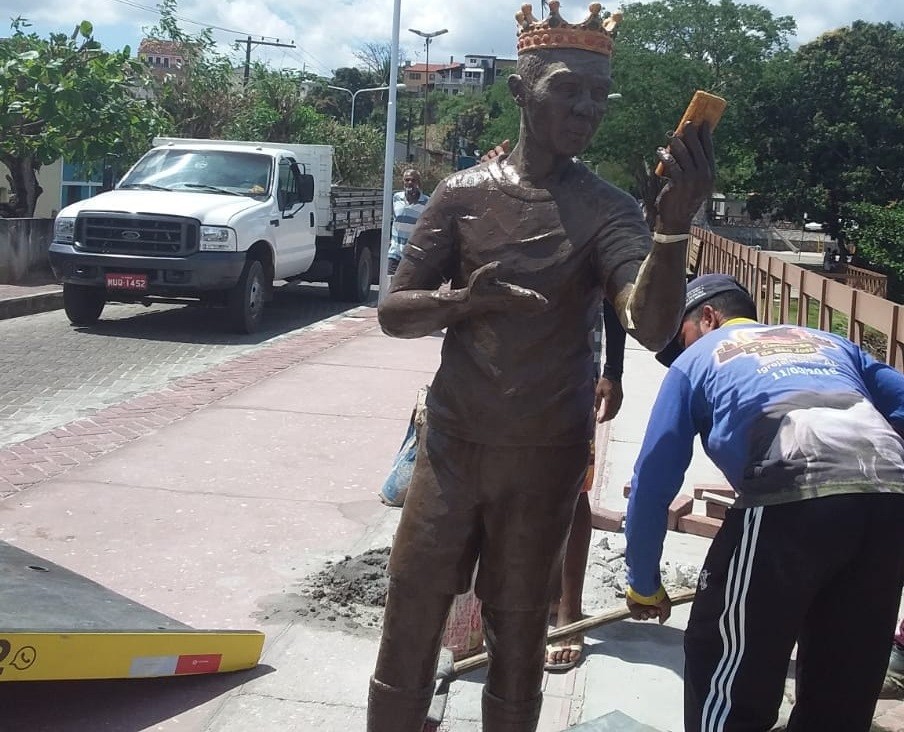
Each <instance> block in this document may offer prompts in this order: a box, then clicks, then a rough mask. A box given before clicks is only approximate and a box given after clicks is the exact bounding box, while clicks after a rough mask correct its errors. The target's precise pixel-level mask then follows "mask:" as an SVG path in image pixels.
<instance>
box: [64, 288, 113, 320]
mask: <svg viewBox="0 0 904 732" xmlns="http://www.w3.org/2000/svg"><path fill="white" fill-rule="evenodd" d="M106 302H107V292H106V290H104V289H103V288H102V287H88V286H87V285H70V284H68V283H63V309H64V310H65V311H66V317H67V318H69V322H70V323H72V324H73V325H94V324H95V323H96V322H97V321H98V318H100V314H101V313H102V312H103V310H104V305H105V304H106Z"/></svg>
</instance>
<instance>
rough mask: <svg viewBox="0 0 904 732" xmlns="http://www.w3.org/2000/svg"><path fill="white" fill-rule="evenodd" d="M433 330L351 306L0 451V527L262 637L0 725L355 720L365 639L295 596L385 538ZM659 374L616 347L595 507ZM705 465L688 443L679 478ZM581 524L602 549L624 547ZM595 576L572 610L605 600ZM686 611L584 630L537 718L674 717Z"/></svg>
mask: <svg viewBox="0 0 904 732" xmlns="http://www.w3.org/2000/svg"><path fill="white" fill-rule="evenodd" d="M440 345H441V339H440V338H436V337H427V338H422V339H418V340H411V341H404V340H394V339H390V338H387V337H385V336H384V335H382V334H381V332H380V331H379V328H378V327H377V324H376V321H375V311H374V309H373V308H371V307H362V308H358V309H357V310H354V311H350V312H349V313H346V314H344V315H340V316H336V317H334V318H331V319H329V320H326V321H323V322H321V323H318V324H317V325H314V326H310V327H308V328H306V329H304V330H302V331H299V332H297V333H295V334H292V335H290V336H287V337H283V338H279V339H275V340H274V341H273V343H272V345H270V346H268V347H266V348H263V349H260V350H258V351H255V352H254V353H251V354H246V355H242V356H239V357H237V358H235V359H233V360H231V361H229V362H227V363H225V364H222V365H220V366H217V367H215V368H213V369H210V370H208V371H205V372H202V373H200V374H195V375H192V376H189V377H184V378H182V379H178V380H176V381H174V382H172V383H171V384H170V385H169V386H168V387H167V388H166V389H163V390H161V391H160V392H157V393H154V394H150V395H146V396H144V397H141V398H138V399H133V400H130V401H127V402H124V403H122V404H120V405H117V406H115V407H110V408H108V409H104V410H101V411H100V412H98V413H96V414H95V415H93V416H92V417H90V418H85V419H82V420H78V421H77V422H74V423H71V424H69V425H67V426H65V427H63V428H60V429H57V430H53V431H52V432H50V433H47V434H45V435H42V436H40V437H37V438H34V439H32V440H28V441H25V442H22V443H18V444H16V445H13V446H11V447H9V448H7V449H4V450H0V496H3V497H4V500H3V501H2V503H0V510H2V516H3V520H2V522H0V539H2V540H3V541H7V542H9V543H11V544H14V545H15V546H17V547H20V548H23V549H25V550H27V551H30V552H34V553H35V554H37V555H40V556H42V557H45V558H47V559H49V560H51V561H54V562H57V563H59V564H61V565H63V566H65V567H67V568H69V569H72V570H74V571H76V572H79V573H81V574H83V575H85V576H87V577H89V578H91V579H93V580H95V581H97V582H100V583H102V584H103V585H105V586H106V587H108V588H110V589H112V590H115V591H117V592H120V593H122V594H124V595H126V596H128V597H130V598H132V599H134V600H137V601H139V602H141V603H143V604H145V605H147V606H149V607H151V608H153V609H155V610H158V611H160V612H163V613H165V614H167V615H169V616H171V617H173V618H175V619H177V620H179V621H181V622H184V623H187V624H189V625H192V626H194V627H196V628H231V629H257V630H262V631H263V632H265V633H266V635H267V642H266V645H265V648H264V654H263V658H262V665H261V666H260V667H259V668H258V669H256V670H254V671H251V672H245V673H236V674H225V675H217V676H210V677H182V678H168V679H160V680H135V681H122V682H90V683H87V682H78V683H68V684H60V683H38V682H35V683H29V684H23V683H20V684H16V683H6V684H4V683H0V710H2V712H0V729H3V730H5V729H10V730H13V729H21V730H29V732H42V731H44V730H46V731H47V732H67V731H70V730H71V731H72V732H95V731H101V730H110V731H116V732H120V731H122V732H127V731H128V732H133V731H134V732H137V731H138V730H177V731H179V732H183V731H186V732H202V731H203V732H208V731H209V732H245V731H247V732H270V731H271V730H272V731H273V732H276V731H277V730H286V729H288V730H300V731H302V732H307V731H308V730H319V731H320V732H347V731H350V730H363V729H364V707H365V701H366V693H367V680H368V676H369V674H370V673H371V670H372V668H373V663H374V659H375V656H376V650H377V641H378V637H377V633H376V632H375V631H368V630H361V629H351V628H349V627H346V626H344V625H343V624H342V623H341V622H336V623H334V624H333V625H330V623H329V622H327V623H324V622H319V623H313V622H309V620H307V619H306V618H305V616H304V615H303V614H302V613H301V612H300V611H295V610H293V608H297V607H300V606H299V605H298V604H297V603H296V599H297V597H298V591H299V588H300V586H301V585H302V584H303V582H304V581H305V579H306V578H307V577H309V576H310V575H311V574H312V573H315V572H317V571H319V570H321V569H323V568H324V566H325V565H326V563H327V562H329V561H331V560H341V559H343V558H344V557H346V556H348V555H357V554H360V553H361V552H364V551H366V550H368V549H372V548H382V547H386V546H388V545H389V543H390V541H391V538H392V534H393V531H394V528H395V525H396V523H397V521H398V516H399V511H398V510H396V509H389V508H386V507H384V506H382V505H381V504H380V502H379V501H378V500H377V497H376V493H377V491H378V489H379V488H380V485H381V484H382V481H383V479H384V478H385V475H386V472H387V469H388V467H389V464H390V462H391V460H392V457H393V456H394V454H395V452H396V450H397V449H398V445H399V443H400V441H401V438H402V435H403V434H404V432H405V429H406V426H407V423H408V418H409V415H410V412H411V409H412V406H413V404H414V400H415V394H416V392H417V390H418V389H419V388H420V387H421V386H423V385H424V384H425V383H428V382H429V381H430V379H431V377H432V374H433V372H434V370H435V369H436V366H437V364H438V362H439V351H440ZM663 373H664V370H663V369H662V368H661V367H660V366H659V365H658V364H656V362H655V361H654V359H653V358H652V356H651V354H649V353H647V352H646V351H644V350H642V349H640V348H639V347H637V346H634V345H630V346H629V349H628V352H627V358H626V368H625V374H626V376H625V394H626V399H625V405H624V407H623V409H622V413H621V415H620V416H619V417H618V418H617V420H616V421H615V422H614V423H613V425H612V427H611V429H609V430H608V439H607V440H606V441H605V445H603V446H601V448H600V449H601V456H603V459H602V460H601V462H600V463H599V465H600V467H601V469H600V470H599V471H598V474H597V484H596V486H595V495H594V498H595V500H596V502H597V503H598V504H600V505H604V506H606V507H610V508H613V509H619V508H621V507H623V506H624V500H625V499H624V497H623V495H622V486H623V485H624V483H625V482H626V480H627V479H628V478H629V477H630V471H631V466H632V464H633V461H634V458H635V457H636V453H637V449H638V447H639V442H640V439H641V436H642V434H643V429H644V426H645V424H646V419H647V414H648V412H649V407H650V404H651V402H652V399H653V398H654V396H655V392H656V387H657V385H658V383H659V380H660V379H661V378H662V375H663ZM721 480H722V479H721V476H720V475H719V474H718V472H717V471H715V468H714V467H713V466H712V465H711V464H709V462H708V460H706V459H705V457H702V456H695V459H694V463H693V465H692V468H691V471H690V472H689V474H688V480H687V482H686V489H689V487H690V486H693V485H694V484H695V483H713V482H721ZM594 534H595V536H594V543H595V544H596V543H599V542H600V541H601V540H602V539H606V541H607V542H608V543H609V546H610V551H614V552H615V553H617V552H618V549H619V547H620V546H622V544H623V537H622V536H621V535H616V534H605V533H603V532H594ZM708 543H709V542H708V541H707V540H705V539H701V538H698V537H694V536H690V535H686V534H670V535H669V537H668V539H667V542H666V559H667V560H668V561H669V563H670V565H669V566H670V567H673V566H674V565H676V564H681V563H683V564H691V565H697V566H699V564H700V562H702V558H703V556H704V554H705V551H706V549H707V547H708ZM592 553H593V550H592ZM592 561H593V557H591V562H592ZM593 587H594V585H593V583H589V584H588V594H587V596H586V598H585V600H586V611H587V612H593V611H594V610H596V609H600V608H601V607H602V606H603V605H601V602H602V600H601V598H600V597H595V596H593V592H592V590H593ZM604 604H605V603H604ZM686 618H687V607H683V608H680V609H677V610H676V612H675V613H674V615H673V620H671V621H670V622H669V624H668V625H666V626H663V627H660V626H657V625H654V624H641V623H634V622H623V623H619V624H616V625H612V626H608V627H607V628H604V629H601V630H599V631H595V632H592V633H590V634H589V635H588V638H587V642H588V647H587V652H586V656H585V660H584V662H583V663H582V664H581V665H580V666H579V667H578V668H577V669H575V670H573V671H570V672H568V673H565V674H558V675H549V676H548V677H547V679H546V680H545V692H546V696H545V701H544V708H543V718H542V722H541V727H540V730H541V732H557V731H558V730H562V729H565V728H567V727H568V726H569V725H573V724H577V723H579V722H587V721H590V720H593V719H596V718H599V717H601V716H603V715H606V714H609V713H611V712H614V711H616V710H619V711H621V712H623V713H624V714H627V715H630V716H631V717H633V718H634V719H636V720H637V721H639V722H642V723H644V724H646V725H649V726H650V727H652V728H654V729H657V730H661V731H662V732H665V731H666V730H672V731H674V732H677V731H678V730H680V729H681V727H682V725H681V697H682V691H681V668H682V632H681V631H682V628H683V627H684V623H685V622H686ZM337 626H338V627H337ZM481 680H482V672H475V673H474V674H472V675H471V676H469V677H468V678H466V679H463V680H460V681H457V682H455V684H454V685H453V687H452V693H451V695H450V701H449V705H448V707H447V710H446V722H445V724H444V727H443V729H446V730H451V731H452V732H475V731H476V730H478V729H479V727H480V725H479V721H478V720H479V710H480V701H479V699H480V697H479V695H480V682H481ZM51 700H52V703H51ZM892 711H893V710H891V709H889V710H888V711H887V713H888V714H890V713H892ZM884 729H887V730H895V732H899V731H901V730H904V723H902V724H901V725H900V726H896V727H891V726H888V727H885V728H884Z"/></svg>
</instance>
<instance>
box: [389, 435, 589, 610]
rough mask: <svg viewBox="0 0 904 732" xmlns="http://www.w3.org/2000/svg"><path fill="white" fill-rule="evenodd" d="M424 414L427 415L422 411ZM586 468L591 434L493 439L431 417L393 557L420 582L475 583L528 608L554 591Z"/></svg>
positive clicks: (501, 602)
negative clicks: (446, 428)
mask: <svg viewBox="0 0 904 732" xmlns="http://www.w3.org/2000/svg"><path fill="white" fill-rule="evenodd" d="M428 419H429V417H428ZM586 472H587V442H586V441H585V442H581V443H579V444H575V445H569V446H565V447H536V446H532V447H499V446H494V445H482V444H476V443H472V442H467V441H465V440H460V439H457V438H454V437H450V436H448V435H446V434H443V433H441V432H439V431H437V430H435V429H431V428H430V426H429V422H428V426H427V427H426V429H425V430H424V432H423V435H422V439H421V440H420V444H419V446H418V454H417V460H416V462H415V467H414V472H413V475H412V479H411V486H410V488H409V489H408V495H407V496H406V498H405V507H404V509H403V511H402V518H401V521H400V523H399V527H398V530H397V532H396V536H395V540H394V542H393V547H392V555H391V557H390V561H389V573H390V575H392V576H393V577H394V578H395V579H397V580H399V581H402V582H404V583H406V584H408V585H409V586H413V587H417V588H418V589H419V590H432V591H435V592H439V593H443V594H462V593H464V592H467V591H468V589H469V587H470V585H471V579H472V576H473V572H474V565H475V563H476V562H478V559H479V564H478V569H477V580H476V585H475V592H476V594H477V596H478V597H479V598H480V599H481V601H482V602H484V603H485V604H487V605H489V606H491V607H496V608H500V609H504V610H533V609H537V608H541V607H543V606H545V605H548V604H549V602H550V601H551V599H553V598H554V597H555V596H557V595H558V593H559V589H560V584H561V574H562V555H563V552H564V548H565V542H566V539H567V538H568V531H569V529H570V527H571V521H572V519H573V517H574V507H575V502H576V500H577V497H578V494H579V492H580V490H581V485H582V483H583V481H584V478H585V475H586Z"/></svg>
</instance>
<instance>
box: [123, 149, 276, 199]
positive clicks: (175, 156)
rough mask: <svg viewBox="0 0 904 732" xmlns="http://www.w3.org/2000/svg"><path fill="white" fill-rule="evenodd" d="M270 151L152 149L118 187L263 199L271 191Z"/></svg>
mask: <svg viewBox="0 0 904 732" xmlns="http://www.w3.org/2000/svg"><path fill="white" fill-rule="evenodd" d="M271 165H272V158H271V157H270V156H269V155H261V154H259V153H246V152H227V151H224V150H204V149H200V150H173V149H166V148H163V149H158V150H151V151H150V152H149V153H148V154H147V155H145V156H144V157H143V158H142V159H141V160H139V161H138V163H136V165H135V167H134V168H132V170H131V171H129V173H128V174H127V175H126V176H125V178H123V179H122V181H121V182H120V184H119V186H118V187H119V188H138V189H144V190H167V191H193V192H196V193H214V194H222V195H229V196H250V197H252V198H259V199H263V198H266V197H267V196H268V195H269V193H270V177H271V175H270V168H271Z"/></svg>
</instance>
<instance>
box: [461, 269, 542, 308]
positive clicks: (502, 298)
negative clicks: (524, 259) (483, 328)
mask: <svg viewBox="0 0 904 732" xmlns="http://www.w3.org/2000/svg"><path fill="white" fill-rule="evenodd" d="M498 271H499V262H490V263H489V264H485V265H483V266H482V267H480V268H478V269H476V270H474V272H473V273H472V274H471V278H470V280H469V281H468V302H469V303H470V304H471V306H472V307H473V308H474V309H475V310H476V311H477V312H489V311H494V312H504V311H511V312H523V313H535V312H539V311H541V310H545V309H546V308H547V306H548V305H549V301H548V300H547V299H546V298H545V297H543V295H541V294H540V293H539V292H535V291H534V290H528V289H527V288H525V287H519V286H518V285H513V284H511V283H510V282H503V281H502V280H499V279H497V277H496V273H497V272H498Z"/></svg>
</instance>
